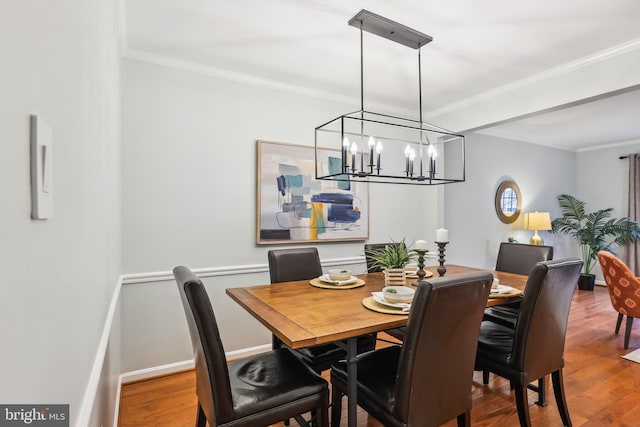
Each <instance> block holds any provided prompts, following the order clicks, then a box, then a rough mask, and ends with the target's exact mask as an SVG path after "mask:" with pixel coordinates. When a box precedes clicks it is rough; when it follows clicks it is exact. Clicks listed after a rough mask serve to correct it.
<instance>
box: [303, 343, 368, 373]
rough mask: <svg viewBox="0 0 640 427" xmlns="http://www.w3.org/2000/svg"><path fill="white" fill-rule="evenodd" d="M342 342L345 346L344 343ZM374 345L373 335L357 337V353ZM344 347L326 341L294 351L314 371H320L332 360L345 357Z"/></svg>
mask: <svg viewBox="0 0 640 427" xmlns="http://www.w3.org/2000/svg"><path fill="white" fill-rule="evenodd" d="M343 344H344V345H345V346H346V343H343ZM375 346H376V338H375V336H371V335H363V336H361V337H358V342H357V348H358V354H361V353H366V352H368V351H371V350H374V349H375ZM344 348H345V347H340V346H339V345H337V344H335V343H328V344H320V345H314V346H311V347H305V348H300V349H296V350H295V352H296V353H297V354H298V355H299V356H300V358H301V359H302V361H303V362H304V363H306V364H307V365H309V366H311V367H312V368H313V369H314V370H315V371H316V372H322V371H325V370H327V369H329V368H330V367H331V365H332V364H333V363H334V362H336V361H338V360H340V359H344V358H346V356H347V352H346V350H344Z"/></svg>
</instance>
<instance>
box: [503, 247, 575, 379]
mask: <svg viewBox="0 0 640 427" xmlns="http://www.w3.org/2000/svg"><path fill="white" fill-rule="evenodd" d="M580 270H582V261H581V260H577V259H564V260H557V261H545V262H541V263H538V264H537V265H536V266H535V267H534V269H533V271H532V272H531V274H529V278H528V279H527V284H526V289H527V291H526V292H525V294H524V296H523V298H522V303H521V304H520V310H519V311H518V317H517V319H516V326H515V332H514V339H513V349H512V351H511V358H510V360H509V365H510V366H512V367H513V368H514V369H517V370H519V371H521V372H526V373H527V375H528V377H529V378H531V379H535V378H541V377H542V376H543V375H546V374H548V373H550V372H554V371H556V370H558V369H561V368H562V367H563V366H564V342H565V336H566V332H567V321H568V319H569V309H570V308H571V301H572V299H573V293H574V291H575V289H576V285H577V283H578V278H579V277H580Z"/></svg>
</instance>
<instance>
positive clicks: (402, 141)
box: [315, 9, 465, 185]
mask: <svg viewBox="0 0 640 427" xmlns="http://www.w3.org/2000/svg"><path fill="white" fill-rule="evenodd" d="M349 25H351V26H354V27H357V28H359V29H360V110H358V111H354V112H352V113H348V114H343V115H341V116H338V117H336V118H335V119H332V120H330V121H328V122H326V123H324V124H322V125H320V126H318V127H316V129H315V156H316V159H315V160H316V162H315V163H316V179H324V180H334V181H362V182H382V183H396V184H414V185H436V184H449V183H453V182H463V181H464V180H465V153H464V136H463V135H459V134H455V133H453V132H451V131H448V130H446V129H443V128H441V127H438V126H434V125H432V124H429V123H425V122H424V121H423V120H422V75H421V74H422V69H421V59H420V49H421V48H422V46H424V45H426V44H427V43H429V42H431V41H432V40H433V39H432V37H431V36H428V35H426V34H423V33H421V32H419V31H416V30H413V29H411V28H408V27H406V26H404V25H402V24H399V23H397V22H394V21H391V20H390V19H387V18H385V17H383V16H380V15H376V14H375V13H372V12H369V11H367V10H364V9H362V10H361V11H360V12H358V14H356V15H355V16H354V17H353V18H351V20H350V21H349ZM364 31H367V32H369V33H372V34H375V35H378V36H381V37H384V38H386V39H389V40H391V41H394V42H396V43H400V44H402V45H404V46H407V47H410V48H412V49H417V51H418V103H419V118H418V120H415V119H408V118H402V117H396V116H392V115H388V114H381V113H375V112H372V111H366V110H365V109H364V54H363V32H364ZM327 148H329V149H337V150H336V153H337V152H338V151H339V152H340V154H339V155H337V154H336V156H335V157H332V156H331V155H330V156H329V158H328V161H326V162H321V161H320V159H321V158H322V156H321V153H320V151H321V150H326V149H327Z"/></svg>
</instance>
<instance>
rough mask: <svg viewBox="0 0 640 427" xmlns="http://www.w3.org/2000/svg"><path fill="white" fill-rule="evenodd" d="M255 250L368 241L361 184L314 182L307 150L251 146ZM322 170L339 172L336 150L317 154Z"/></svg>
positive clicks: (311, 153) (312, 163)
mask: <svg viewBox="0 0 640 427" xmlns="http://www.w3.org/2000/svg"><path fill="white" fill-rule="evenodd" d="M257 160H258V168H257V174H256V175H257V186H256V187H257V215H256V217H257V221H256V222H257V226H256V241H257V243H258V244H261V245H265V244H267V245H268V244H283V243H312V242H331V241H345V240H367V239H368V238H369V187H368V184H367V183H362V182H358V183H356V182H350V181H324V180H316V179H315V162H316V159H315V150H314V147H313V146H306V145H295V144H284V143H279V142H270V141H257ZM318 162H320V164H321V167H323V168H327V169H329V168H331V169H333V168H335V167H337V168H338V170H339V168H340V165H341V162H342V159H341V153H340V151H339V150H331V149H319V150H318Z"/></svg>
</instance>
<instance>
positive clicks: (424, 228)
mask: <svg viewBox="0 0 640 427" xmlns="http://www.w3.org/2000/svg"><path fill="white" fill-rule="evenodd" d="M355 109H357V106H354V105H345V104H339V103H333V102H329V101H326V100H321V99H318V98H312V97H309V96H305V95H301V94H296V93H290V92H284V91H281V90H275V89H270V88H265V87H260V86H255V85H250V84H246V83H240V82H236V81H230V80H223V79H220V78H217V77H213V76H210V75H205V74H200V73H196V72H191V71H189V70H178V69H176V68H170V67H167V66H162V65H155V64H151V63H148V62H142V61H139V60H134V59H128V60H125V62H124V66H123V153H124V155H123V159H124V160H123V254H124V257H123V263H124V271H125V273H130V274H143V275H144V274H146V273H150V272H157V271H170V270H171V269H172V268H173V267H175V266H177V265H187V266H189V267H191V268H193V269H200V268H217V267H225V268H226V267H230V268H233V267H238V268H240V269H242V266H244V265H256V264H262V265H266V262H267V251H268V250H269V249H272V248H273V246H258V245H256V244H255V239H256V236H255V233H256V226H255V221H256V220H255V218H256V213H255V212H256V205H255V204H256V202H255V200H256V182H255V181H256V178H255V176H256V171H255V169H256V142H255V141H256V140H257V139H262V140H270V141H278V142H286V143H294V144H303V145H310V146H312V145H313V143H314V129H315V127H316V126H318V125H319V124H321V123H324V122H325V121H327V120H329V119H332V118H334V117H336V116H338V115H340V114H344V113H347V112H350V111H353V110H355ZM441 193H442V190H440V189H438V188H426V187H416V186H398V185H382V184H378V185H371V186H370V196H369V199H370V213H371V214H370V239H369V240H370V241H372V242H378V241H388V239H389V238H393V239H396V240H398V239H401V238H403V237H406V239H407V241H408V242H412V241H413V240H415V239H419V238H425V239H428V240H433V234H434V230H435V229H436V228H437V225H438V215H439V212H440V211H442V209H443V207H442V204H441V202H440V199H439V197H440V194H441ZM363 243H364V242H354V243H323V244H319V245H317V247H318V251H319V253H320V257H321V259H322V260H326V259H339V258H344V257H347V258H348V257H354V256H359V255H363ZM361 268H362V271H364V267H363V266H362V267H361ZM266 282H268V275H267V274H266V273H262V274H258V275H244V274H241V275H238V276H236V275H231V276H226V277H215V278H211V279H207V286H208V289H209V292H210V293H211V296H212V299H213V300H214V308H215V309H216V313H217V316H218V321H219V322H220V324H221V334H222V335H223V339H224V342H225V346H226V349H227V350H238V349H241V348H244V347H248V346H255V345H261V344H267V343H269V342H270V338H269V334H268V333H266V330H265V329H264V328H263V327H261V326H260V325H258V324H257V322H255V321H254V320H253V319H252V318H251V317H250V316H249V315H248V314H247V313H246V312H244V310H243V309H242V308H240V306H238V305H237V304H236V303H234V302H232V301H231V300H230V299H229V298H228V297H227V296H226V295H225V294H224V289H225V288H226V287H231V286H245V285H250V284H259V283H266ZM122 301H123V305H122V322H123V336H122V341H123V355H124V356H123V357H124V359H123V369H124V370H125V371H128V370H134V369H143V368H145V367H149V366H154V365H157V364H162V363H170V362H175V361H178V360H180V359H178V358H180V357H191V355H190V346H189V344H188V340H187V338H188V335H187V330H186V322H185V320H184V314H183V312H182V307H181V306H180V301H179V298H178V293H177V291H176V289H175V284H174V283H173V282H172V281H168V282H163V281H159V282H153V283H133V284H129V285H126V286H125V288H124V291H123V296H122ZM158 325H161V326H160V327H159V326H158ZM227 328H229V329H227Z"/></svg>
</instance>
